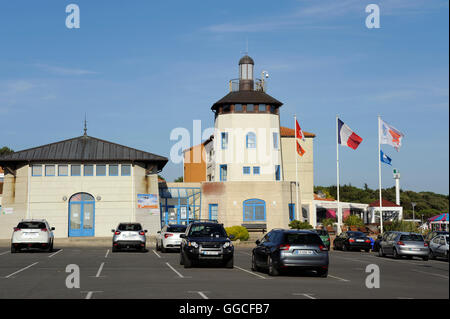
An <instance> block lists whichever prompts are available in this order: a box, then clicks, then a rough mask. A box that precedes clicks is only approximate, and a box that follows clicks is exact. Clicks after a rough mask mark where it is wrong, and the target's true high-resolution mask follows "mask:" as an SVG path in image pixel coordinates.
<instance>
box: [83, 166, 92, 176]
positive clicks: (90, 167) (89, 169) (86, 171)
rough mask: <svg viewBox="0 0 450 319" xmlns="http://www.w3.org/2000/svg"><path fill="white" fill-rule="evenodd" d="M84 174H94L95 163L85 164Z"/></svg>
mask: <svg viewBox="0 0 450 319" xmlns="http://www.w3.org/2000/svg"><path fill="white" fill-rule="evenodd" d="M83 171H84V174H83V175H84V176H94V165H92V164H89V165H84V167H83Z"/></svg>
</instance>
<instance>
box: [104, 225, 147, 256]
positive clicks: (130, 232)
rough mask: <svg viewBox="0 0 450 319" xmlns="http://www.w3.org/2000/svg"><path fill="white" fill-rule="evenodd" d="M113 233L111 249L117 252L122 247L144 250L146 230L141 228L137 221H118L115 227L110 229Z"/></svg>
mask: <svg viewBox="0 0 450 319" xmlns="http://www.w3.org/2000/svg"><path fill="white" fill-rule="evenodd" d="M111 231H112V232H113V233H114V235H113V245H112V251H113V252H117V251H119V250H122V249H138V250H141V251H146V250H145V243H146V237H145V233H146V232H147V230H143V229H142V225H141V224H139V223H120V224H119V225H118V226H117V229H112V230H111Z"/></svg>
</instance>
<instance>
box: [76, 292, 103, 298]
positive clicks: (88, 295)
mask: <svg viewBox="0 0 450 319" xmlns="http://www.w3.org/2000/svg"><path fill="white" fill-rule="evenodd" d="M86 292H87V295H86V298H85V299H91V298H92V295H93V294H94V292H103V291H81V293H83V294H84V293H86Z"/></svg>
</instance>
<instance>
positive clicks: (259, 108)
mask: <svg viewBox="0 0 450 319" xmlns="http://www.w3.org/2000/svg"><path fill="white" fill-rule="evenodd" d="M266 110H267V108H266V105H265V104H259V105H258V112H265V111H266Z"/></svg>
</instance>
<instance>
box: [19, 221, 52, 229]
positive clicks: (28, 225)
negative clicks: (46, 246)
mask: <svg viewBox="0 0 450 319" xmlns="http://www.w3.org/2000/svg"><path fill="white" fill-rule="evenodd" d="M46 227H47V226H45V223H42V222H20V223H19V225H17V228H20V229H43V228H46Z"/></svg>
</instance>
